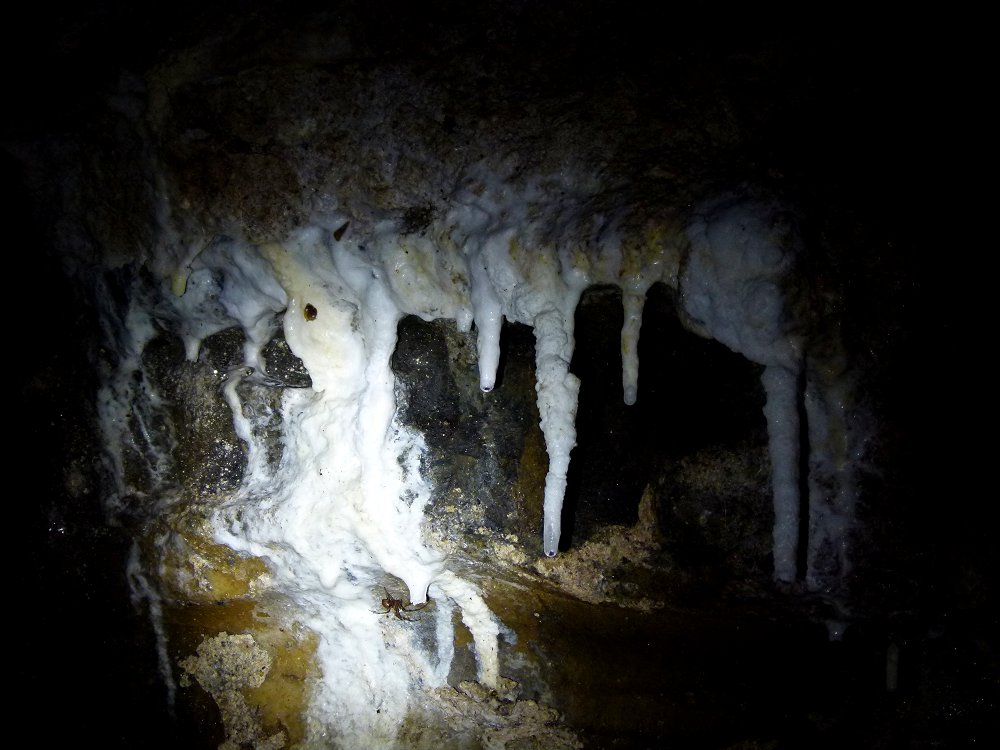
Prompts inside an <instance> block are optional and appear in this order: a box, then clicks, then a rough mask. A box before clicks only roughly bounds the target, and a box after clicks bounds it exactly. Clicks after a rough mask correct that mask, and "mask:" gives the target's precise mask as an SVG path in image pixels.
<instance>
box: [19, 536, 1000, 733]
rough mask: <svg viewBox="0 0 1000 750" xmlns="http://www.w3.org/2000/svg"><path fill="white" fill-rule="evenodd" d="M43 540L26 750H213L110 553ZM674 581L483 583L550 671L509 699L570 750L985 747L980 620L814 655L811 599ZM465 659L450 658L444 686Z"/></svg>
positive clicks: (112, 540)
mask: <svg viewBox="0 0 1000 750" xmlns="http://www.w3.org/2000/svg"><path fill="white" fill-rule="evenodd" d="M39 531H41V529H39ZM44 533H47V535H48V537H49V539H48V541H49V544H48V545H47V546H46V547H45V548H44V550H42V551H38V552H37V553H36V554H37V556H36V557H35V559H34V561H33V562H34V564H33V566H32V567H31V571H32V575H31V577H29V579H28V580H26V581H25V583H26V584H27V585H28V587H29V588H30V589H31V590H33V591H34V592H36V596H35V597H34V599H31V598H28V599H26V600H25V601H26V602H28V603H29V605H30V606H32V607H34V608H35V612H36V613H38V614H40V616H32V617H31V624H30V625H24V626H22V629H21V634H22V640H21V642H20V643H19V644H18V646H17V648H16V650H15V654H14V660H13V661H14V676H15V680H14V684H16V685H17V686H18V689H17V691H16V694H17V696H18V698H17V704H21V709H20V710H23V711H24V712H27V711H29V710H30V711H31V712H32V713H38V711H39V709H41V711H42V715H43V716H44V717H45V720H44V721H43V722H41V723H39V724H37V725H35V730H34V731H36V732H37V733H38V734H37V737H38V738H39V740H42V739H45V740H46V742H55V743H57V744H58V743H59V742H74V743H80V742H83V741H85V740H86V741H92V742H99V743H101V744H102V745H104V746H108V747H140V746H141V747H191V748H198V747H216V746H218V744H219V742H220V741H221V740H222V739H223V737H222V736H221V735H220V734H219V727H217V726H211V724H212V722H211V721H210V720H209V721H207V722H206V721H205V719H204V717H202V718H201V719H200V720H199V721H192V720H191V718H190V717H191V714H190V713H188V712H185V711H184V710H178V712H176V714H175V715H174V716H171V715H169V713H168V711H167V710H166V696H165V691H164V688H163V686H162V684H161V680H160V678H159V675H158V669H157V665H156V653H155V642H154V640H153V638H152V635H151V633H150V632H149V627H148V620H147V619H146V618H145V615H144V614H143V613H138V612H136V610H135V609H134V608H133V607H132V605H131V604H130V602H129V597H128V593H127V586H126V582H125V580H124V575H122V576H120V577H119V576H115V575H109V573H108V570H109V568H108V566H107V565H106V563H107V560H108V557H107V556H109V555H110V556H116V555H118V554H120V553H123V552H124V550H125V549H126V540H124V539H122V538H121V537H118V536H117V535H116V533H115V532H114V531H113V530H110V529H108V528H106V527H105V528H101V527H99V526H92V527H90V528H88V527H86V526H83V525H75V524H52V523H51V519H50V523H49V524H48V525H47V528H46V530H45V532H44ZM102 558H103V559H102ZM102 562H103V563H105V564H102ZM690 583H691V582H690V580H689V581H687V582H685V584H684V585H681V586H677V587H676V590H675V591H668V590H667V589H664V590H660V591H658V592H655V593H657V594H658V595H659V596H660V597H661V598H662V599H664V600H665V602H666V605H665V606H664V607H662V608H660V609H657V610H654V611H652V612H638V611H635V610H628V609H623V608H620V607H618V606H615V605H611V604H601V605H594V604H587V603H584V602H581V601H579V600H577V599H574V598H571V597H567V596H566V595H564V594H561V593H557V592H554V591H552V590H549V589H546V588H545V587H537V586H536V587H531V588H530V589H525V588H524V587H523V586H522V585H521V584H519V583H512V582H507V581H503V580H500V579H493V581H492V583H489V584H488V585H486V586H485V587H484V593H485V594H486V596H487V601H488V602H489V604H490V606H491V608H493V609H494V611H495V612H496V614H497V615H498V616H499V617H500V619H501V620H502V621H503V622H504V623H505V625H506V626H507V627H509V628H511V629H512V630H513V631H515V632H517V633H518V634H519V636H518V642H517V643H516V644H509V643H508V644H502V647H503V648H504V649H507V650H508V651H511V650H513V651H520V652H521V654H522V656H524V657H526V659H523V660H522V663H524V662H525V661H531V660H535V661H537V662H542V661H545V662H550V663H551V662H553V661H556V662H557V663H556V664H554V665H553V666H552V667H549V665H548V664H544V665H543V669H544V671H545V673H546V675H547V685H541V683H539V684H538V685H532V684H531V680H530V677H529V678H528V679H526V680H525V681H524V682H522V695H521V697H522V698H534V699H538V700H546V699H548V700H549V701H550V702H551V703H552V704H554V705H555V706H556V707H557V708H558V709H559V710H560V711H561V712H562V714H563V715H564V717H565V720H566V723H567V725H568V726H569V727H571V728H572V729H573V730H574V731H575V732H577V734H578V736H579V737H580V739H581V740H582V742H583V743H584V747H586V748H645V747H666V748H744V749H748V748H769V749H772V750H773V749H777V748H805V747H811V748H822V747H870V748H913V749H915V748H944V747H948V748H950V747H980V746H993V742H994V741H995V740H996V739H998V738H1000V731H998V721H997V708H998V706H1000V690H998V686H1000V677H998V675H1000V652H998V649H997V645H998V644H997V629H996V621H995V616H993V615H991V614H989V613H986V612H984V611H982V610H975V611H959V610H951V611H938V612H937V613H936V614H930V613H918V612H913V611H911V612H909V613H907V614H906V615H895V616H886V617H882V616H878V617H875V616H873V617H868V618H860V619H858V620H857V621H856V622H853V623H852V624H850V625H849V626H848V627H847V629H846V631H845V632H844V633H843V636H842V637H841V638H840V639H839V640H831V638H830V637H829V628H828V623H827V622H826V621H825V618H827V617H828V616H829V615H830V614H831V612H830V610H829V609H828V608H827V607H826V606H825V605H824V604H823V603H822V602H808V601H804V600H803V599H802V598H801V597H797V596H795V595H792V594H779V593H776V592H775V591H774V590H773V589H771V590H768V587H766V586H760V585H756V584H754V585H748V584H747V583H746V582H742V583H740V584H739V585H736V586H733V585H729V586H726V587H724V588H723V589H719V588H712V589H709V588H706V589H704V590H702V591H700V592H699V591H698V590H697V588H696V587H691V586H690V585H689V584H690ZM664 585H665V586H667V587H668V588H669V586H670V583H669V582H667V581H664ZM38 592H43V593H42V594H41V595H39V594H38ZM665 594H666V595H665ZM26 611H30V610H26ZM537 643H557V644H559V652H558V654H552V653H541V652H540V651H539V650H538V649H537V648H536V647H535V644H537ZM894 658H898V661H897V664H898V670H897V671H896V673H895V684H894V685H891V684H887V679H889V680H892V679H893V678H892V677H890V676H888V674H887V669H888V672H889V673H891V672H892V668H891V666H890V663H891V662H892V660H893V659H894ZM463 659H465V660H466V661H467V662H469V663H468V664H465V665H464V666H463V664H462V660H463ZM471 659H472V656H471V653H466V654H463V653H462V649H459V652H458V654H457V661H456V666H455V669H454V670H453V674H456V673H458V672H461V671H462V670H463V668H469V667H471V666H472V665H471ZM515 661H517V660H516V659H515ZM530 672H531V670H528V671H527V672H526V674H529V673H530ZM522 677H523V675H522ZM178 697H179V700H180V701H183V700H185V698H184V696H183V695H179V696H178ZM20 710H19V712H20Z"/></svg>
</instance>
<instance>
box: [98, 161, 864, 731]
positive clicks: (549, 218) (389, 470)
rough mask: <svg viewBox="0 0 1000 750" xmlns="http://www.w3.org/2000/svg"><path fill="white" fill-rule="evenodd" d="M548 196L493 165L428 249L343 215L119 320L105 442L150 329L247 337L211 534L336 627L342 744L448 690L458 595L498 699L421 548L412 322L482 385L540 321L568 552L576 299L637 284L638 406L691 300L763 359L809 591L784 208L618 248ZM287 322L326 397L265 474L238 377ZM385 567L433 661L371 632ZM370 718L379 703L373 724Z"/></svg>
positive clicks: (187, 270)
mask: <svg viewBox="0 0 1000 750" xmlns="http://www.w3.org/2000/svg"><path fill="white" fill-rule="evenodd" d="M554 194H558V195H560V196H565V195H569V196H573V195H574V190H573V183H572V181H571V180H569V179H567V178H563V177H558V176H557V177H552V178H547V179H542V178H538V179H535V180H531V181H529V182H528V183H527V184H526V185H525V186H524V187H523V188H522V189H519V190H514V189H512V188H510V186H508V185H505V184H504V183H503V181H502V180H500V179H499V178H496V177H495V176H493V175H492V174H491V173H490V172H489V171H488V170H486V169H485V168H483V169H477V170H475V171H474V172H473V173H472V174H470V176H469V178H468V179H467V180H465V181H464V182H463V183H461V185H460V186H459V187H458V189H456V190H455V191H454V193H453V194H452V195H451V196H450V199H449V202H448V205H449V206H450V209H449V210H448V212H447V213H446V214H444V215H443V216H439V217H438V221H437V222H436V223H435V224H434V225H433V226H432V227H431V228H430V229H429V230H428V231H427V232H426V233H424V234H422V235H414V234H409V235H405V236H404V235H402V234H401V232H400V227H399V224H398V222H396V221H390V220H387V221H385V222H383V223H381V224H377V225H374V226H371V227H367V228H364V227H361V228H359V227H353V226H351V224H350V223H351V221H352V219H351V217H350V216H346V215H339V216H324V217H322V218H317V219H316V221H315V223H314V224H313V225H312V226H308V227H305V228H303V229H301V230H299V231H298V232H296V233H294V234H293V235H292V236H290V237H288V238H287V239H286V240H285V241H284V242H282V243H281V244H273V245H265V246H255V245H251V244H248V243H244V242H239V241H225V242H223V241H219V242H215V243H213V244H211V245H210V246H208V247H206V248H204V249H203V250H202V251H201V252H199V253H193V252H187V253H178V254H177V255H175V257H178V258H180V257H183V258H184V260H178V261H176V263H177V265H175V266H174V267H173V268H169V264H163V263H162V260H161V265H160V266H159V268H158V271H159V273H160V275H161V276H164V277H165V276H169V275H170V274H171V273H173V279H172V284H169V285H168V284H166V283H165V284H164V286H165V287H166V286H172V288H173V289H174V292H175V294H174V295H170V294H166V293H165V294H164V298H163V299H160V300H152V301H151V300H144V299H138V298H137V299H133V300H132V306H131V308H130V310H129V311H128V313H127V315H126V316H124V317H126V318H127V320H128V321H129V323H128V327H129V330H130V331H131V336H130V339H131V340H130V341H129V342H128V343H127V346H123V349H124V350H127V351H128V352H131V354H130V355H129V356H128V357H125V358H123V360H122V369H121V374H120V375H119V377H118V378H117V380H116V381H115V382H113V383H111V384H110V385H109V387H108V388H106V389H105V392H104V403H105V405H106V410H105V412H106V414H108V415H111V416H108V417H106V426H107V430H108V436H109V441H108V443H109V445H113V444H114V442H115V441H114V440H113V439H111V438H113V436H114V434H115V431H116V430H117V431H118V432H119V433H120V432H121V431H122V430H123V429H124V426H123V425H124V422H125V420H123V419H120V410H121V408H123V406H122V405H123V404H125V405H127V404H128V403H129V398H130V392H129V388H131V387H133V386H129V385H126V384H127V383H129V382H131V375H132V372H133V371H134V370H138V369H139V366H138V364H137V362H138V353H141V351H142V348H143V346H144V344H145V341H147V340H148V339H149V338H150V337H151V336H152V326H151V325H150V318H151V317H160V318H170V319H172V320H173V322H174V326H175V329H176V330H178V331H179V332H180V333H181V334H182V335H183V336H185V339H186V347H187V354H188V357H189V358H192V359H193V358H194V357H195V356H196V355H197V351H198V346H199V343H200V341H201V340H202V339H203V338H204V337H206V336H208V335H210V334H211V333H214V332H216V331H218V330H222V329H223V328H225V327H227V326H231V325H233V324H234V323H236V324H238V325H240V326H241V327H242V328H243V330H244V331H245V333H246V349H245V352H244V357H245V365H246V366H245V367H244V368H241V369H240V370H239V371H237V372H235V373H233V374H232V377H231V379H230V384H229V385H228V386H227V388H226V398H227V401H228V403H229V404H230V406H231V408H232V410H233V415H234V422H235V425H236V430H237V434H238V435H239V436H240V437H241V438H242V439H243V440H244V441H245V442H246V443H247V446H248V467H247V471H246V473H245V480H244V484H243V487H242V489H241V491H240V492H239V493H238V496H237V497H235V498H234V499H233V501H232V502H231V503H230V504H229V505H227V506H226V507H225V508H224V509H223V510H221V511H220V512H219V513H218V514H217V515H216V519H215V521H216V536H217V539H218V541H220V542H222V543H225V544H227V545H229V546H230V547H232V548H233V549H236V550H239V551H245V552H248V553H250V554H254V555H258V556H261V557H263V558H266V559H267V560H269V561H270V563H271V567H272V570H273V572H274V585H275V586H276V587H277V588H279V589H280V590H282V591H284V592H285V593H287V594H288V595H289V596H290V597H291V598H293V599H294V600H296V601H297V602H299V603H300V604H301V606H302V608H303V611H304V612H306V613H308V614H307V615H306V616H305V619H306V620H307V624H308V625H309V626H310V627H311V628H313V629H314V630H315V631H316V632H317V633H319V634H320V635H321V646H320V660H321V662H322V668H323V671H324V681H323V684H322V685H321V689H320V690H319V691H318V692H317V695H316V696H315V698H314V700H315V706H314V711H313V714H314V720H315V721H316V722H317V727H318V728H316V729H315V731H316V732H319V733H321V734H322V733H323V732H336V733H337V734H338V735H339V736H340V737H341V739H342V740H343V741H344V742H345V743H346V744H347V745H348V746H351V745H352V742H353V743H354V744H357V745H358V746H363V745H364V744H365V743H366V742H369V741H370V740H371V738H372V737H380V736H385V737H387V738H388V737H391V736H393V733H394V732H395V731H396V728H397V727H398V726H399V725H400V723H401V721H402V719H403V717H405V714H406V710H407V706H408V705H409V701H410V694H411V693H412V691H413V688H414V686H416V685H422V686H424V687H434V686H439V685H443V684H444V683H445V681H446V678H447V675H448V672H449V669H450V664H451V658H452V654H453V640H454V639H453V635H454V634H453V632H452V625H451V620H450V611H449V609H448V606H447V603H451V604H453V605H454V606H456V607H458V608H459V610H460V611H461V614H462V617H463V620H464V622H465V623H466V625H467V626H468V628H469V630H470V632H471V633H472V634H473V636H474V645H475V650H476V656H477V663H478V668H479V678H480V680H481V681H482V682H483V683H484V684H486V685H489V686H495V685H496V684H497V680H498V677H499V666H498V661H497V639H498V634H499V624H498V623H497V621H496V619H495V617H494V616H493V615H492V614H491V613H490V611H489V609H488V608H487V607H486V605H485V603H484V601H483V599H482V597H481V596H480V594H479V593H478V591H477V590H476V588H475V587H474V586H473V585H472V584H471V583H469V582H468V581H465V580H463V579H462V578H461V577H460V576H458V575H456V574H455V572H453V571H451V570H449V568H448V562H447V561H446V560H444V559H442V557H441V556H440V555H439V554H438V553H437V552H436V551H435V550H434V549H432V548H431V547H429V546H428V545H427V544H426V543H425V541H424V538H423V535H422V530H421V522H422V519H423V509H424V505H425V503H426V500H427V498H428V488H427V487H426V486H425V484H424V481H423V478H422V477H421V475H420V472H419V458H420V455H421V453H422V452H423V450H424V445H423V442H422V439H421V437H420V435H418V434H415V433H413V432H411V431H409V430H407V429H405V428H404V427H403V426H401V425H400V424H398V423H397V422H396V421H395V419H394V415H395V409H396V404H395V401H394V389H393V385H394V376H393V373H392V370H391V369H390V367H389V360H390V357H391V355H392V352H393V350H394V348H395V344H396V326H397V323H398V322H399V320H400V319H401V317H402V316H404V315H407V314H413V315H417V316H419V317H421V318H423V319H424V320H432V319H436V318H450V319H454V320H455V321H456V323H457V326H458V328H459V329H461V330H464V331H468V330H470V329H471V327H472V325H473V324H475V326H476V329H477V335H478V341H477V346H478V354H479V368H480V386H481V388H482V390H483V391H490V390H492V388H493V386H494V384H495V382H496V368H497V365H498V361H499V351H500V332H501V327H502V322H503V320H504V318H506V319H508V320H511V321H515V322H519V323H524V324H527V325H530V326H532V327H533V329H534V332H535V336H536V376H537V384H536V390H537V395H538V407H539V412H540V415H541V428H542V431H543V434H544V438H545V444H546V448H547V451H548V454H549V469H548V474H547V477H546V485H545V499H544V518H543V521H542V526H543V533H542V538H543V549H544V552H545V554H546V555H555V554H556V553H557V550H558V546H559V539H560V516H561V511H562V503H563V495H564V492H565V486H566V473H567V470H568V467H569V460H570V453H571V451H572V449H573V446H574V444H575V439H576V434H575V427H574V421H575V413H576V408H577V395H578V391H579V382H578V380H577V378H576V377H575V376H574V375H573V374H572V373H570V371H569V364H570V360H571V359H572V353H573V348H574V330H573V320H574V312H575V308H576V305H577V302H578V301H579V298H580V295H581V293H582V292H583V291H584V289H586V287H587V286H589V285H591V284H617V285H619V286H621V287H622V288H623V292H624V295H623V299H624V305H625V324H624V326H623V329H622V338H621V341H622V345H621V348H622V382H623V398H624V400H625V402H626V403H629V404H632V403H634V402H635V401H636V398H637V394H638V356H637V351H638V337H639V329H640V326H641V316H642V305H643V301H644V298H645V293H646V291H647V290H648V289H649V287H650V286H652V285H653V284H654V283H656V282H664V283H666V284H668V285H669V286H671V287H674V288H675V289H678V290H679V292H680V299H681V301H682V305H683V313H684V314H685V315H686V316H687V318H688V322H689V324H690V326H691V327H692V328H693V329H695V330H697V331H698V332H700V333H702V334H703V335H706V336H710V337H713V338H715V339H717V340H719V341H721V342H722V343H724V344H725V345H727V346H728V347H730V348H731V349H733V350H734V351H737V352H740V353H742V354H744V355H745V356H747V357H748V358H749V359H751V360H753V361H755V362H758V363H761V364H763V365H765V367H766V369H765V373H764V386H765V389H766V392H767V406H766V416H767V420H768V429H769V435H770V452H771V460H772V477H773V485H774V503H775V526H774V561H775V570H774V574H775V578H776V579H778V580H779V581H791V580H794V579H795V577H796V573H797V571H796V559H797V540H798V528H799V486H800V478H799V476H798V471H799V468H798V467H799V445H800V441H799V429H800V426H799V421H798V420H799V413H800V410H799V404H800V399H801V398H802V396H801V385H800V383H801V381H802V352H801V346H800V343H799V342H798V341H797V339H796V338H795V336H794V335H793V333H792V326H793V324H794V323H795V321H794V320H793V319H792V317H791V316H790V315H789V312H788V309H787V305H786V300H785V298H784V294H783V282H784V280H785V279H786V277H787V276H788V275H789V273H791V271H792V264H793V262H794V257H795V254H796V253H797V252H798V250H799V247H798V240H797V237H796V235H795V233H794V231H793V228H792V227H791V226H790V225H789V224H787V223H786V222H785V220H784V217H785V213H784V211H783V209H782V207H781V206H780V205H778V204H776V203H773V202H768V201H761V200H756V199H748V198H745V197H743V196H739V195H727V196H723V197H721V198H719V199H716V200H714V201H710V202H708V203H706V204H704V205H703V206H701V207H700V209H699V210H698V211H697V212H696V213H695V214H694V215H693V216H692V217H691V218H690V220H689V222H688V224H687V225H686V227H685V229H684V231H683V232H677V233H676V236H673V237H668V238H667V239H665V240H663V241H662V242H661V243H660V244H658V245H657V246H655V247H651V246H649V245H648V244H641V245H640V244H630V242H629V241H627V240H625V239H623V238H622V237H623V235H624V234H625V232H624V231H623V230H621V229H620V227H621V226H622V225H623V224H624V222H625V220H626V219H627V218H628V217H627V216H625V215H609V216H593V215H591V214H590V213H588V212H585V211H584V210H583V209H582V208H581V206H583V205H585V201H584V200H569V199H566V200H560V201H555V202H553V201H552V200H551V199H550V196H552V195H554ZM345 226H348V227H350V229H348V230H347V231H345V229H344V228H345ZM554 228H556V229H554ZM581 238H582V239H581ZM177 292H182V294H180V295H179V296H177V295H176V293H177ZM168 307H169V312H164V311H165V310H166V309H167V308H168ZM275 313H283V326H284V331H285V337H286V339H287V341H288V344H289V346H290V348H291V349H292V351H293V352H294V353H295V354H296V355H297V356H298V357H299V358H300V359H301V360H302V361H303V363H304V365H305V367H306V368H307V370H308V371H309V374H310V376H311V379H312V384H313V387H312V389H286V390H285V391H284V394H283V402H282V415H281V418H282V425H283V436H284V437H283V439H284V441H285V452H284V458H283V459H282V464H281V466H280V467H279V468H278V469H277V470H272V469H270V468H269V467H268V465H267V463H266V461H264V460H263V458H262V456H263V454H264V450H263V447H262V446H261V445H258V444H257V440H256V438H255V436H254V430H253V426H252V425H251V424H249V421H248V419H247V418H246V417H245V416H244V414H243V410H242V408H241V405H240V403H239V398H238V395H237V393H236V382H237V380H238V378H239V377H241V376H244V374H246V373H250V372H251V371H256V373H255V377H261V376H263V377H266V366H267V363H266V362H265V361H264V360H263V358H262V356H261V350H262V348H263V346H264V344H265V343H266V342H267V341H268V340H269V338H270V337H271V335H272V334H273V329H272V322H271V321H273V319H274V316H275ZM130 368H132V369H130ZM825 399H826V400H825V401H824V397H823V395H822V394H820V395H815V394H814V397H812V398H811V399H810V400H809V403H808V405H809V407H810V409H811V411H810V426H811V430H810V444H811V445H812V446H814V449H815V450H816V451H820V450H821V449H822V445H823V440H822V436H821V435H814V434H813V429H812V425H813V422H814V419H813V412H815V413H816V415H817V419H816V420H815V423H816V424H819V423H820V422H821V421H822V420H820V419H819V418H818V417H819V416H823V415H824V414H825V415H826V416H827V418H829V419H834V418H835V415H832V416H831V415H830V414H829V412H831V411H835V410H836V409H835V407H836V403H835V401H836V399H834V398H833V397H832V396H829V395H827V396H826V397H825ZM831 404H832V406H831ZM116 405H117V406H116ZM116 408H117V409H118V410H119V411H118V412H116ZM116 414H118V416H115V415H116ZM116 420H117V421H116ZM116 425H117V426H116ZM815 460H822V456H819V454H818V453H817V456H814V461H815ZM845 497H846V498H847V500H849V499H850V493H849V492H845ZM841 510H842V511H844V512H843V513H842V514H841V515H840V516H837V515H836V514H832V513H828V514H827V515H826V516H823V517H818V522H819V523H818V524H813V529H812V532H813V536H811V537H810V550H809V555H810V558H809V559H810V561H811V560H812V556H813V554H814V553H815V551H816V550H817V549H818V547H819V544H820V542H822V541H824V540H827V541H828V540H830V539H832V540H833V541H834V542H837V540H838V539H839V540H842V539H843V527H844V524H845V519H847V521H849V518H850V508H849V506H848V504H847V502H846V501H845V503H842V507H841ZM825 519H828V521H827V520H825ZM823 523H828V527H827V528H825V529H824V527H823V526H822V525H823ZM383 571H385V572H388V573H391V574H392V575H395V576H397V577H398V578H400V579H401V580H403V581H404V582H405V583H406V586H407V588H408V589H409V597H410V599H411V600H412V601H413V602H414V603H420V602H423V601H425V600H426V598H427V596H428V592H429V593H430V596H431V597H432V598H433V599H435V600H436V601H437V602H438V603H439V610H438V611H439V614H438V635H437V644H438V645H437V653H436V655H434V657H433V658H432V657H428V656H426V655H425V654H423V653H421V650H420V648H419V647H418V646H417V645H416V644H415V643H413V642H412V641H411V640H410V639H409V636H408V635H407V633H406V632H404V631H400V630H399V629H390V631H391V633H390V634H389V635H385V634H383V633H382V632H380V631H379V630H378V629H375V628H372V627H371V606H372V605H371V601H372V600H371V591H372V589H373V588H374V587H375V585H376V583H377V581H378V580H379V579H380V576H381V575H382V572H383ZM386 639H390V640H392V643H393V646H394V647H393V648H392V649H387V648H386ZM372 705H378V706H379V707H380V708H379V711H378V712H376V714H372V712H371V711H370V710H369V708H370V707H371V706H372ZM316 717H323V718H316ZM352 738H353V740H352Z"/></svg>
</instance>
